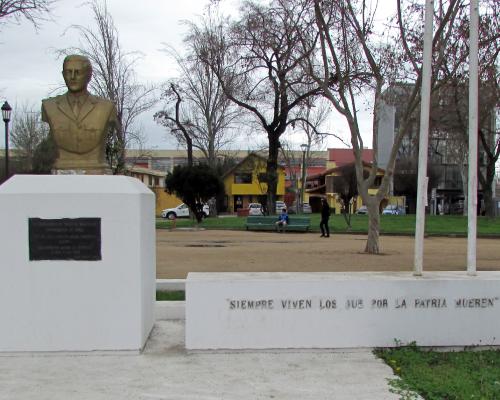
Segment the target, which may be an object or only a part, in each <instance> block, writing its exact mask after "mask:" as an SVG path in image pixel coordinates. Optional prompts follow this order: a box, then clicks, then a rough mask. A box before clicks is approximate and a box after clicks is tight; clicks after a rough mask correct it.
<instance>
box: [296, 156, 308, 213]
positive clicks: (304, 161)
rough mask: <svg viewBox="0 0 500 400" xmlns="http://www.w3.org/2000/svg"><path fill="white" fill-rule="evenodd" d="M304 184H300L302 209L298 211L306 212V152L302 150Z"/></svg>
mask: <svg viewBox="0 0 500 400" xmlns="http://www.w3.org/2000/svg"><path fill="white" fill-rule="evenodd" d="M301 179H302V184H301V186H300V210H297V213H298V214H299V213H300V214H302V213H303V212H304V189H305V187H306V152H305V151H304V150H302V178H301Z"/></svg>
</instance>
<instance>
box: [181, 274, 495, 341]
mask: <svg viewBox="0 0 500 400" xmlns="http://www.w3.org/2000/svg"><path fill="white" fill-rule="evenodd" d="M396 341H400V342H401V343H409V342H413V341H415V342H416V343H417V344H418V345H420V346H472V345H486V346H491V345H495V346H498V345H500V272H480V273H479V274H478V276H477V277H470V276H467V274H466V272H442V273H425V275H424V277H414V276H412V275H411V274H410V273H391V272H387V273H368V272H367V273H190V274H189V275H188V278H187V281H186V348H188V349H273V348H276V349H277V348H355V347H391V346H395V345H396Z"/></svg>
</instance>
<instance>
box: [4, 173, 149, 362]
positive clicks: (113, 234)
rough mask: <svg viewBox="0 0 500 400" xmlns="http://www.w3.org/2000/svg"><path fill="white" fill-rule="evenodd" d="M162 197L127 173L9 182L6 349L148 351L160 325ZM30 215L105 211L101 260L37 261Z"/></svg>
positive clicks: (101, 214) (26, 178) (69, 215)
mask: <svg viewBox="0 0 500 400" xmlns="http://www.w3.org/2000/svg"><path fill="white" fill-rule="evenodd" d="M154 201H155V200H154V194H153V193H152V192H151V191H150V190H149V189H148V188H147V187H146V186H145V185H143V184H142V183H141V182H139V181H138V180H137V179H134V178H130V177H125V176H89V175H85V176H65V175H59V176H31V175H24V176H23V175H18V176H14V177H12V178H11V179H10V180H8V181H7V182H6V183H4V184H3V185H2V186H0V246H1V251H0V352H23V351H28V352H39V351H42V352H45V351H93V350H99V351H106V350H126V351H131V350H132V351H139V350H141V349H142V347H143V346H144V344H145V342H146V340H147V338H148V336H149V334H150V332H151V329H152V327H153V323H154V303H155V272H156V271H155V270H156V266H155V265H156V264H155V220H154V209H155V207H154ZM29 218H42V219H62V218H70V219H73V218H99V219H100V220H101V221H100V224H101V259H100V260H98V261H74V260H61V261H57V260H44V261H30V260H29V242H28V236H29V231H28V220H29Z"/></svg>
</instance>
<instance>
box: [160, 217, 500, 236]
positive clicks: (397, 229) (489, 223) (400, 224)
mask: <svg viewBox="0 0 500 400" xmlns="http://www.w3.org/2000/svg"><path fill="white" fill-rule="evenodd" d="M309 216H310V218H311V228H310V229H311V231H312V232H319V221H320V218H321V217H320V215H319V214H309ZM291 218H293V215H292V216H291ZM477 221H478V223H477V225H478V226H477V231H478V235H479V236H483V237H488V236H500V218H487V217H478V219H477ZM245 222H246V217H236V216H234V217H233V216H229V217H225V216H224V217H219V218H213V217H211V218H206V219H205V220H204V221H203V222H202V223H201V224H200V227H203V228H206V229H232V230H244V229H245ZM176 225H177V227H178V228H187V227H194V226H196V222H195V221H193V220H191V219H178V220H177V221H176ZM351 225H352V229H351V230H350V232H352V233H361V234H366V233H367V231H368V216H367V215H352V216H351ZM156 227H157V228H165V229H170V228H172V221H169V220H165V219H157V222H156ZM330 230H331V231H332V232H334V233H346V232H347V226H346V223H345V221H344V217H343V216H342V215H332V216H331V218H330ZM380 232H381V233H382V234H390V235H414V234H415V215H381V216H380ZM425 232H426V234H427V235H457V236H466V235H467V217H464V216H461V215H427V216H426V218H425Z"/></svg>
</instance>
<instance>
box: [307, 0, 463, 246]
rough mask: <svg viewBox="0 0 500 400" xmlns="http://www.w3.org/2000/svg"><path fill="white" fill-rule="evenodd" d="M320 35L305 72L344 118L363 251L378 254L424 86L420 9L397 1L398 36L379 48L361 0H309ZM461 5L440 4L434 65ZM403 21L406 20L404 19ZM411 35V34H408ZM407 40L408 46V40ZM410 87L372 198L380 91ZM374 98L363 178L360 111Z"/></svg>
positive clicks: (371, 11) (456, 1)
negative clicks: (383, 214) (385, 203)
mask: <svg viewBox="0 0 500 400" xmlns="http://www.w3.org/2000/svg"><path fill="white" fill-rule="evenodd" d="M312 2H313V7H314V13H315V17H316V22H317V27H318V31H319V35H320V48H321V58H322V59H321V62H320V63H319V65H317V64H315V63H314V62H313V61H311V60H310V59H309V60H308V61H309V65H308V68H309V73H310V74H311V76H313V77H314V79H315V80H316V82H318V83H319V84H320V85H321V88H322V89H323V93H324V95H325V96H326V97H327V98H328V99H329V100H330V102H331V103H332V105H333V107H334V108H335V109H336V110H337V111H338V112H339V113H340V114H341V115H342V116H344V118H345V119H346V121H347V123H348V125H349V129H350V132H351V145H352V148H353V152H354V157H355V165H356V176H357V184H358V191H359V194H360V195H361V197H362V199H363V202H364V203H365V204H366V205H367V208H368V212H369V229H368V240H367V243H366V247H365V251H366V252H368V253H379V251H380V249H379V232H380V216H379V206H380V203H381V202H382V200H383V199H384V198H385V197H386V196H387V193H388V191H389V187H390V182H391V180H392V177H393V175H394V164H395V160H396V155H397V153H398V150H399V147H400V145H401V142H402V139H403V137H404V136H405V134H406V133H407V130H408V128H409V126H410V122H411V119H412V116H413V115H414V112H415V110H416V109H417V106H418V105H419V104H420V88H421V82H422V67H421V56H422V37H423V32H422V30H421V26H422V23H421V19H420V18H418V17H419V16H421V15H423V13H422V12H421V11H422V8H421V7H420V5H419V4H418V2H416V1H413V0H409V1H408V3H409V5H408V7H409V8H407V9H406V10H408V12H407V13H403V12H402V9H403V7H402V0H398V1H397V5H398V13H397V23H398V26H399V32H398V35H397V37H395V38H394V39H395V40H393V41H392V42H387V43H385V44H384V43H383V42H382V40H381V38H380V37H379V36H378V35H376V32H377V31H376V28H375V26H374V21H375V13H376V3H375V2H373V3H372V2H370V1H365V0H354V1H347V0H340V1H338V2H322V1H321V0H312ZM462 3H463V2H462V1H460V0H443V1H440V8H439V11H438V12H437V13H436V15H435V20H436V24H435V26H436V27H437V28H436V31H435V33H434V41H433V45H434V49H435V52H434V58H435V60H434V62H435V65H440V64H442V63H443V58H444V52H443V51H440V50H442V49H443V48H444V47H445V45H446V44H447V43H448V42H449V37H450V34H449V32H450V30H451V28H452V26H453V21H454V20H455V17H456V15H457V13H458V12H459V11H460V10H461V7H462ZM403 17H406V19H404V18H403ZM410 33H411V35H410ZM409 36H410V38H411V39H412V41H410V40H409ZM436 71H437V69H436V70H435V71H434V75H433V87H434V88H436V86H437V79H436V78H437V75H436ZM391 78H392V79H395V80H399V81H401V80H403V81H406V82H412V88H413V89H412V90H411V92H410V95H409V97H408V102H407V104H406V105H405V107H404V112H403V115H402V118H401V121H400V126H399V130H398V132H397V134H396V135H395V138H394V144H393V146H392V149H391V152H390V157H389V161H388V164H387V168H386V173H385V175H384V178H383V179H382V183H381V185H380V187H379V189H378V191H377V194H376V195H370V194H369V193H368V189H369V188H370V187H371V186H372V185H373V183H374V180H375V178H376V173H377V168H378V166H377V148H378V141H377V138H378V131H377V129H378V119H379V112H380V109H379V107H380V106H381V103H382V93H383V89H384V87H386V86H387V84H388V83H390V80H391ZM367 92H369V93H371V94H372V95H373V124H372V126H373V132H372V133H373V136H372V138H373V139H372V143H373V149H374V151H373V153H374V160H373V163H372V168H371V169H370V173H369V174H368V176H367V177H366V178H364V177H363V163H362V151H363V148H364V141H363V137H362V135H361V131H360V127H359V120H358V110H359V108H360V107H359V104H358V103H359V96H360V95H361V94H362V93H367Z"/></svg>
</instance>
